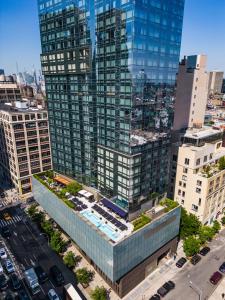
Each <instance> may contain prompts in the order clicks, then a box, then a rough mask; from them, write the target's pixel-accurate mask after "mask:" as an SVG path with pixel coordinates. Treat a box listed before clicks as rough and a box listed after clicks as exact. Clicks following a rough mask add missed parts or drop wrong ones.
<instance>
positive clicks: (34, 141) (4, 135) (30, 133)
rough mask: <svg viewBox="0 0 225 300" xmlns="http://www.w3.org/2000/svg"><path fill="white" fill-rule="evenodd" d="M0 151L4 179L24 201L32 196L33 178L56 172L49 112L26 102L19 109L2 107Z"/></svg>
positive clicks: (0, 114) (8, 106) (0, 109)
mask: <svg viewBox="0 0 225 300" xmlns="http://www.w3.org/2000/svg"><path fill="white" fill-rule="evenodd" d="M0 149H1V151H0V168H2V169H3V170H4V172H3V173H4V179H6V180H8V181H10V182H11V183H13V184H14V185H15V186H16V187H17V188H18V191H19V194H20V195H21V197H22V198H27V197H29V196H31V191H32V185H31V175H32V174H35V173H39V172H42V171H47V170H49V169H51V168H52V164H51V152H50V142H49V130H48V114H47V111H46V110H45V109H42V108H38V107H36V108H34V107H30V106H29V104H28V102H27V101H24V100H20V101H16V102H15V106H11V105H9V104H8V105H5V104H1V105H0ZM1 180H2V179H1Z"/></svg>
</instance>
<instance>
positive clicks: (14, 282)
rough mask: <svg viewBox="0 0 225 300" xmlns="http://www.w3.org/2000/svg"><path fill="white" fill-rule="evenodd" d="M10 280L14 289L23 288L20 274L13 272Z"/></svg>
mask: <svg viewBox="0 0 225 300" xmlns="http://www.w3.org/2000/svg"><path fill="white" fill-rule="evenodd" d="M10 282H11V284H12V288H13V289H14V290H19V289H20V288H21V280H20V279H19V278H18V276H17V275H16V274H15V273H13V274H11V276H10Z"/></svg>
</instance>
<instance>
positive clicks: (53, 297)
mask: <svg viewBox="0 0 225 300" xmlns="http://www.w3.org/2000/svg"><path fill="white" fill-rule="evenodd" d="M48 298H49V299H50V300H60V298H59V296H58V295H57V293H56V291H55V290H54V289H50V290H49V291H48Z"/></svg>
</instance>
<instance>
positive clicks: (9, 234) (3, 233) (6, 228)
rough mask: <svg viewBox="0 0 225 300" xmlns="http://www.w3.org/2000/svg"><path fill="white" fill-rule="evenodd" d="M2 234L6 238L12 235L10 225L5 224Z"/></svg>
mask: <svg viewBox="0 0 225 300" xmlns="http://www.w3.org/2000/svg"><path fill="white" fill-rule="evenodd" d="M1 234H2V236H3V237H4V238H8V237H10V236H11V232H10V230H9V227H8V226H3V227H2V230H1Z"/></svg>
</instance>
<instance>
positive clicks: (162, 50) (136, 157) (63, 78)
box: [38, 0, 184, 212]
mask: <svg viewBox="0 0 225 300" xmlns="http://www.w3.org/2000/svg"><path fill="white" fill-rule="evenodd" d="M38 4H39V17H40V31H41V41H42V68H43V72H44V74H45V80H46V91H47V98H48V110H49V123H50V132H51V143H52V155H53V165H54V169H55V170H56V171H58V172H61V173H64V174H67V175H69V176H72V177H76V178H78V179H79V180H81V181H83V182H85V183H86V184H94V185H97V187H98V188H99V189H100V190H101V192H102V193H103V194H105V195H107V196H110V197H111V196H112V197H114V198H116V200H115V201H116V202H117V204H118V205H121V206H122V207H123V208H125V209H127V210H129V212H134V211H137V210H142V207H143V205H145V204H146V203H147V202H150V203H149V206H153V205H154V203H153V201H151V199H150V198H149V195H150V194H152V193H153V192H157V193H159V194H163V193H164V192H165V191H166V190H167V183H168V157H169V155H168V149H169V143H170V128H171V125H172V120H173V98H174V86H175V76H176V72H177V68H178V63H179V53H180V43H181V34H182V22H183V9H184V0H140V1H135V0H96V1H94V0H82V1H77V0H38Z"/></svg>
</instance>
